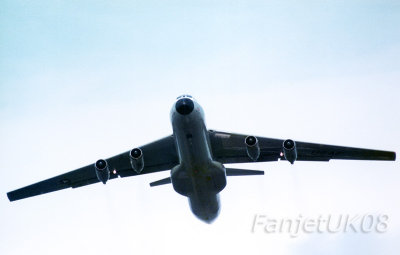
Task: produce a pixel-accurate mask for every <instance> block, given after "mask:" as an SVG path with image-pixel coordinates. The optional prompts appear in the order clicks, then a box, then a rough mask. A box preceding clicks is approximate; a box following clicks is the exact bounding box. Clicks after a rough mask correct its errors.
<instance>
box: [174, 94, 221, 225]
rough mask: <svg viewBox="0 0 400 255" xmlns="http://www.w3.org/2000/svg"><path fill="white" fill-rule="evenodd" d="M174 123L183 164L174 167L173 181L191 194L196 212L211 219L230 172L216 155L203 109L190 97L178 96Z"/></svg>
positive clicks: (203, 218) (190, 197) (217, 206)
mask: <svg viewBox="0 0 400 255" xmlns="http://www.w3.org/2000/svg"><path fill="white" fill-rule="evenodd" d="M171 123H172V128H173V136H174V139H175V145H176V148H177V151H178V156H179V164H178V165H177V166H175V167H174V168H173V169H172V170H171V181H172V185H173V187H174V190H175V191H176V192H178V193H179V194H181V195H184V196H186V197H188V198H189V203H190V208H191V210H192V212H193V214H194V215H196V216H197V217H198V218H199V219H201V220H203V221H205V222H207V223H211V222H212V221H213V220H214V219H215V218H216V217H217V216H218V213H219V210H220V203H219V195H218V193H219V192H220V191H221V190H223V189H224V187H225V186H226V172H225V167H224V166H223V165H222V164H221V163H219V162H217V161H214V160H213V159H212V154H211V147H210V143H209V137H208V131H207V128H206V125H205V121H204V113H203V109H202V108H201V106H200V105H199V104H198V103H197V102H196V101H194V100H193V99H192V98H190V97H182V98H178V99H177V101H176V103H175V104H174V105H173V107H172V109H171Z"/></svg>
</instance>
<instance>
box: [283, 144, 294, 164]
mask: <svg viewBox="0 0 400 255" xmlns="http://www.w3.org/2000/svg"><path fill="white" fill-rule="evenodd" d="M283 155H285V159H286V160H287V161H289V162H290V163H291V164H293V163H294V162H295V161H296V159H297V149H296V142H295V141H293V140H291V139H287V140H285V141H284V142H283Z"/></svg>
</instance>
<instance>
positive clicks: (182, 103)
mask: <svg viewBox="0 0 400 255" xmlns="http://www.w3.org/2000/svg"><path fill="white" fill-rule="evenodd" d="M175 109H176V111H177V112H178V113H180V114H182V115H188V114H190V113H191V112H192V111H193V109H194V103H193V100H192V99H190V98H182V99H179V100H178V101H177V102H176V104H175Z"/></svg>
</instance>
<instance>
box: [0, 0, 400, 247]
mask: <svg viewBox="0 0 400 255" xmlns="http://www.w3.org/2000/svg"><path fill="white" fill-rule="evenodd" d="M282 2H283V1H278V0H277V1H196V2H194V1H148V0H147V1H109V2H105V1H1V3H0V119H1V125H0V140H1V143H0V162H1V164H2V166H1V178H0V216H1V217H0V218H1V219H0V254H41V255H42V254H69V255H70V254H83V253H85V254H96V255H100V254H111V253H112V254H161V253H166V254H187V253H188V252H190V253H191V254H214V253H224V254H228V253H231V254H240V253H241V254H310V253H311V254H313V253H317V254H397V253H398V251H399V250H400V245H399V242H398V240H399V238H400V218H399V215H400V206H399V199H398V194H399V192H400V173H399V163H398V161H396V162H368V161H364V162H363V161H331V162H329V163H319V162H295V164H294V165H293V166H292V165H290V164H288V163H287V162H271V163H259V164H245V165H241V167H246V168H249V169H263V170H265V171H266V174H265V176H254V177H230V178H229V179H228V185H227V187H226V188H225V189H224V190H223V191H222V193H221V202H222V208H221V213H220V216H219V218H217V220H216V221H215V222H214V223H213V224H211V225H208V224H205V223H203V222H201V221H199V220H198V219H196V218H195V216H194V215H193V214H192V213H191V212H190V209H189V204H188V202H187V199H186V198H185V197H183V196H180V195H179V194H177V193H175V192H174V190H173V188H172V186H170V185H165V186H162V187H156V188H150V187H149V185H148V184H149V182H151V181H155V180H158V179H161V178H164V177H167V176H169V173H168V171H167V172H162V173H157V174H153V175H146V176H140V177H134V178H124V179H117V180H113V181H110V182H108V183H107V185H103V184H94V185H90V186H87V187H83V188H80V189H74V190H72V189H69V190H63V191H59V192H55V193H51V194H47V195H43V196H39V197H34V198H30V199H26V200H21V201H17V202H13V203H10V202H9V201H8V199H7V197H6V193H7V192H8V191H11V190H13V189H16V188H19V187H22V186H25V185H28V184H31V183H34V182H37V181H40V180H43V179H47V178H49V177H53V176H55V175H58V174H61V173H64V172H67V171H70V170H73V169H76V168H78V167H81V166H84V165H87V164H91V163H94V162H95V161H96V160H97V159H99V158H107V157H110V156H113V155H115V154H118V153H120V152H123V151H127V150H129V149H131V148H133V147H137V146H140V145H143V144H146V143H148V142H151V141H153V140H155V139H159V138H161V137H163V136H166V135H169V134H171V132H172V128H171V124H170V121H169V111H170V109H171V107H172V104H173V102H174V100H175V98H176V97H177V96H179V95H180V94H184V93H185V94H186V93H187V94H191V95H192V96H194V97H195V98H196V99H197V100H198V102H199V103H200V104H201V105H202V106H203V108H204V111H205V116H206V121H207V127H208V128H210V129H216V130H222V131H231V132H236V133H245V134H252V135H256V136H266V137H274V138H292V139H294V140H299V141H308V142H320V143H327V144H337V145H345V146H355V147H365V148H375V149H385V150H392V151H397V152H399V151H400V150H399V148H400V146H399V142H400V135H399V129H400V122H399V120H400V118H399V109H400V102H399V93H400V86H399V81H400V73H399V68H400V5H399V2H398V1H382V0H379V1H378V0H376V1H365V0H363V1H301V3H300V2H299V1H285V3H282ZM255 214H265V215H268V216H271V217H273V218H275V219H282V218H285V217H286V218H288V217H289V218H290V217H292V218H295V217H298V216H299V215H302V217H309V218H316V217H318V216H319V215H322V216H324V217H325V216H328V215H331V214H332V215H350V216H354V215H358V214H359V215H365V214H367V215H369V214H371V215H374V216H375V215H379V214H386V215H388V216H389V222H388V229H387V231H386V232H385V233H368V234H363V233H336V234H330V233H311V234H309V233H300V234H299V236H298V237H296V238H292V237H290V235H289V234H288V233H265V232H263V230H262V229H261V228H260V229H257V231H255V233H252V232H251V228H252V224H253V220H254V216H255Z"/></svg>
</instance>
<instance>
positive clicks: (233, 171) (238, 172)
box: [226, 168, 264, 176]
mask: <svg viewBox="0 0 400 255" xmlns="http://www.w3.org/2000/svg"><path fill="white" fill-rule="evenodd" d="M243 175H264V171H261V170H248V169H237V168H226V176H243Z"/></svg>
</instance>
